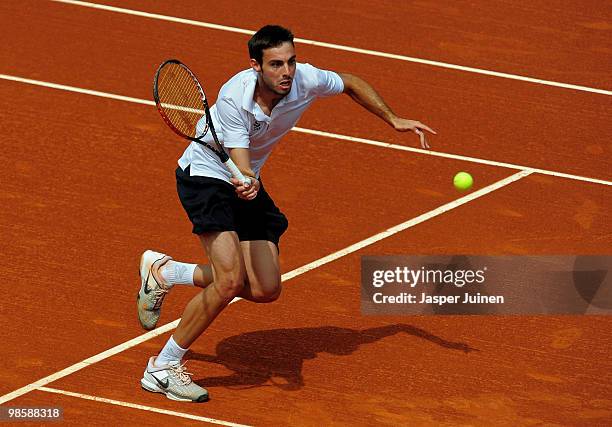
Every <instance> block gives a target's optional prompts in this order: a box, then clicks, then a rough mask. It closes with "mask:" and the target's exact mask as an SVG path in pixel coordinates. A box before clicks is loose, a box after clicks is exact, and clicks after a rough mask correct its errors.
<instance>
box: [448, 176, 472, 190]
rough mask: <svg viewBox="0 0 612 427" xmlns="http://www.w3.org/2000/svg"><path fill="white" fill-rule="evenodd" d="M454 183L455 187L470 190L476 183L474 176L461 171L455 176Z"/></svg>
mask: <svg viewBox="0 0 612 427" xmlns="http://www.w3.org/2000/svg"><path fill="white" fill-rule="evenodd" d="M453 184H454V185H455V188H456V189H457V190H459V191H465V190H469V189H470V188H471V187H472V184H474V178H472V175H470V174H469V173H467V172H459V173H458V174H457V175H455V177H454V178H453Z"/></svg>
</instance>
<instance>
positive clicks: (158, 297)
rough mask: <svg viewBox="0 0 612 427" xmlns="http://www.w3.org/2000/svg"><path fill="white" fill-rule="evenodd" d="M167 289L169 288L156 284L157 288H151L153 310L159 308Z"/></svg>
mask: <svg viewBox="0 0 612 427" xmlns="http://www.w3.org/2000/svg"><path fill="white" fill-rule="evenodd" d="M168 291H169V289H166V288H162V287H161V286H157V289H155V290H153V294H154V297H153V310H158V309H159V307H160V306H161V304H162V302H163V301H164V297H165V296H166V294H167V293H168Z"/></svg>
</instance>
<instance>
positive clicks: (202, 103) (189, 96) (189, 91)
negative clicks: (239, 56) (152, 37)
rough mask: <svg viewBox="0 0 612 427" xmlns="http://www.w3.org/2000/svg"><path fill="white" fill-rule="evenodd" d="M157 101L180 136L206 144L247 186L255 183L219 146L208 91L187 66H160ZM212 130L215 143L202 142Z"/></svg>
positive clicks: (174, 62)
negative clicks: (206, 92)
mask: <svg viewBox="0 0 612 427" xmlns="http://www.w3.org/2000/svg"><path fill="white" fill-rule="evenodd" d="M153 98H154V99H155V105H156V106H157V110H158V111H159V114H161V116H162V118H163V119H164V122H166V124H167V125H168V126H169V127H170V129H172V130H173V131H174V132H175V133H176V134H177V135H179V136H180V137H183V138H185V139H187V140H189V141H195V142H197V143H199V144H202V145H203V146H204V147H206V148H208V149H209V150H211V151H212V152H213V153H215V154H216V155H217V156H218V157H219V160H221V162H222V163H223V164H224V165H225V166H226V167H227V169H228V170H229V171H230V172H231V173H232V175H233V176H234V178H236V179H237V180H238V181H240V182H241V183H242V184H243V185H248V184H250V183H251V180H250V179H249V178H246V177H245V176H244V175H243V174H242V172H240V170H239V169H238V168H237V167H236V164H235V163H234V162H233V161H232V159H231V158H230V157H229V155H228V154H227V152H226V151H225V150H224V149H223V146H222V145H221V144H220V143H219V138H218V137H217V133H216V132H215V127H214V126H213V122H212V118H211V116H210V108H209V107H208V101H207V100H206V94H205V93H204V89H203V88H202V85H201V84H200V82H199V81H198V79H197V78H196V76H195V74H193V72H192V71H191V70H190V69H189V68H187V66H186V65H185V64H183V63H182V62H181V61H178V60H176V59H170V60H168V61H165V62H164V63H162V64H161V65H160V66H159V68H158V69H157V72H156V73H155V78H154V79H153ZM203 118H205V119H204V120H202V119H203ZM209 130H210V132H211V134H212V139H213V141H212V143H209V142H206V141H204V140H202V138H203V137H204V136H205V135H206V134H207V133H208V131H209Z"/></svg>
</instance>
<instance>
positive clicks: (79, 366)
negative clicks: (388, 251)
mask: <svg viewBox="0 0 612 427" xmlns="http://www.w3.org/2000/svg"><path fill="white" fill-rule="evenodd" d="M532 173H533V171H531V170H523V171H520V172H517V173H515V174H514V175H511V176H509V177H506V178H504V179H502V180H501V181H497V182H495V183H493V184H491V185H488V186H486V187H483V188H481V189H479V190H477V191H474V192H472V193H470V194H467V195H466V196H463V197H461V198H459V199H457V200H453V201H452V202H450V203H447V204H445V205H442V206H440V207H438V208H436V209H434V210H432V211H430V212H427V213H424V214H422V215H419V216H418V217H416V218H413V219H410V220H408V221H406V222H403V223H401V224H398V225H396V226H394V227H391V228H389V229H387V230H385V231H382V232H380V233H378V234H375V235H374V236H371V237H368V238H367V239H364V240H362V241H360V242H357V243H354V244H352V245H350V246H348V247H346V248H344V249H341V250H339V251H337V252H334V253H332V254H330V255H327V256H325V257H323V258H320V259H318V260H315V261H313V262H311V263H308V264H306V265H303V266H302V267H299V268H296V269H295V270H292V271H289V272H287V273H285V274H283V275H282V277H281V281H282V282H286V281H288V280H291V279H293V278H294V277H296V276H299V275H302V274H304V273H306V272H308V271H310V270H313V269H315V268H318V267H321V266H322V265H324V264H327V263H330V262H332V261H335V260H337V259H339V258H342V257H344V256H346V255H348V254H351V253H353V252H356V251H358V250H360V249H363V248H365V247H366V246H369V245H372V244H373V243H376V242H378V241H380V240H383V239H386V238H387V237H390V236H392V235H394V234H397V233H399V232H401V231H404V230H407V229H408V228H410V227H414V226H415V225H417V224H420V223H422V222H424V221H427V220H429V219H432V218H434V217H436V216H439V215H441V214H443V213H445V212H448V211H450V210H452V209H455V208H458V207H459V206H462V205H464V204H466V203H468V202H471V201H472V200H475V199H477V198H479V197H482V196H484V195H486V194H489V193H491V192H493V191H495V190H498V189H500V188H502V187H504V186H506V185H509V184H511V183H513V182H515V181H518V180H519V179H522V178H524V177H526V176H528V175H530V174H532ZM236 301H239V298H236V299H234V300H233V301H231V303H234V302H236ZM179 321H180V319H177V320H175V321H174V322H170V323H167V324H165V325H163V326H161V327H159V328H158V329H155V330H153V331H149V332H147V333H145V334H142V335H140V336H138V337H136V338H133V339H131V340H129V341H126V342H125V343H122V344H119V345H116V346H115V347H113V348H111V349H108V350H106V351H103V352H102V353H99V354H96V355H94V356H91V357H89V358H87V359H85V360H83V361H82V362H78V363H75V364H74V365H72V366H69V367H67V368H64V369H62V370H61V371H58V372H56V373H54V374H51V375H48V376H46V377H44V378H41V379H39V380H38V381H35V382H33V383H30V384H28V385H26V386H23V387H21V388H19V389H17V390H14V391H12V392H10V393H7V394H5V395H4V396H0V405H1V404H4V403H5V402H8V401H10V400H13V399H16V398H17V397H19V396H22V395H24V394H26V393H29V392H31V391H33V390H36V389H40V388H41V387H43V386H46V385H47V384H49V383H51V382H53V381H56V380H58V379H60V378H63V377H65V376H68V375H70V374H73V373H75V372H77V371H80V370H81V369H83V368H86V367H88V366H90V365H93V364H94V363H97V362H100V361H101V360H104V359H108V358H109V357H111V356H114V355H115V354H118V353H121V352H123V351H125V350H127V349H129V348H131V347H134V346H136V345H138V344H141V343H143V342H145V341H148V340H149V339H151V338H154V337H156V336H158V335H161V334H163V333H166V332H168V331H171V330H173V329H174V328H176V326H177V325H178V323H179Z"/></svg>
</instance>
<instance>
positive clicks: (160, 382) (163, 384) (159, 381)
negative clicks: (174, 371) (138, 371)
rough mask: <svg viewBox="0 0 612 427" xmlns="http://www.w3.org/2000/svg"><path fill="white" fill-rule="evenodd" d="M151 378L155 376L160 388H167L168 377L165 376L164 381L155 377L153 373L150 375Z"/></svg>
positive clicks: (168, 383)
mask: <svg viewBox="0 0 612 427" xmlns="http://www.w3.org/2000/svg"><path fill="white" fill-rule="evenodd" d="M151 376H152V377H153V378H155V381H157V384H159V385H160V386H162V388H164V389H166V388H168V386H169V385H170V381H168V378H166V381H161V380H160V379H159V378H157V377H156V376H155V375H151Z"/></svg>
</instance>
